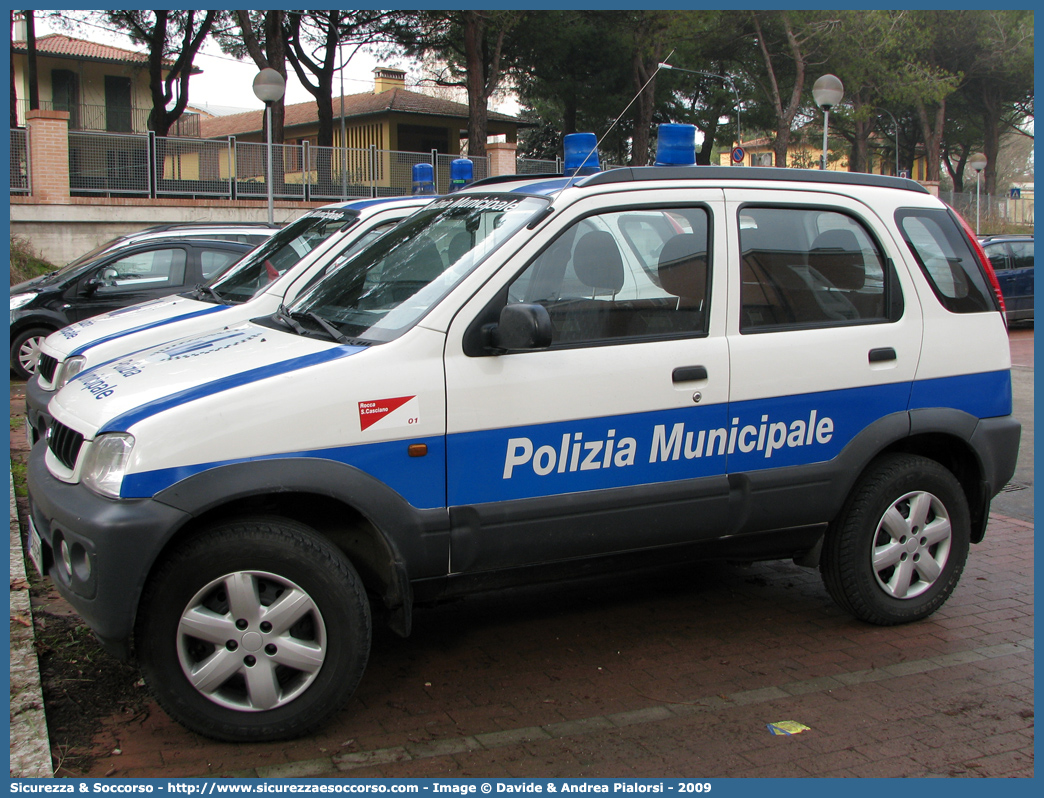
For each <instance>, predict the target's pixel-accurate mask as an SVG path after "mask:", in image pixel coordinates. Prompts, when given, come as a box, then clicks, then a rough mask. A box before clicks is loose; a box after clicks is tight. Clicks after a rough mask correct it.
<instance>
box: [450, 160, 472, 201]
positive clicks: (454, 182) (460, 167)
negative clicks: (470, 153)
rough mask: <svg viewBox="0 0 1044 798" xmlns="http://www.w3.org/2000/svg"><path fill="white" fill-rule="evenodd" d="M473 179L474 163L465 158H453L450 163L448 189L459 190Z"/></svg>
mask: <svg viewBox="0 0 1044 798" xmlns="http://www.w3.org/2000/svg"><path fill="white" fill-rule="evenodd" d="M474 179H475V164H473V163H472V162H471V161H470V160H468V159H467V158H455V159H454V160H453V161H452V162H451V163H450V180H449V190H450V193H451V194H452V193H453V192H454V191H460V189H462V188H464V186H466V185H467V184H468V183H470V182H471V181H472V180H474Z"/></svg>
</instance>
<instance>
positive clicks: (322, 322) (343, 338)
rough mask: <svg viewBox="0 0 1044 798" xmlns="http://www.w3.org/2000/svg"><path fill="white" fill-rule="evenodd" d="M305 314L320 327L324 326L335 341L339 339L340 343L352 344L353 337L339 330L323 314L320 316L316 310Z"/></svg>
mask: <svg viewBox="0 0 1044 798" xmlns="http://www.w3.org/2000/svg"><path fill="white" fill-rule="evenodd" d="M304 316H305V318H309V319H311V320H312V321H314V322H315V323H316V324H318V325H319V326H320V327H322V328H323V329H324V330H326V332H327V333H329V335H330V337H331V338H333V339H334V340H335V341H337V343H339V344H350V343H351V342H352V339H351V338H349V337H348V336H347V335H345V334H344V333H343V332H341V331H340V330H338V329H337V328H336V327H334V326H333V325H332V324H330V322H328V321H327V320H326V319H324V318H323V317H322V316H320V315H319V314H318V313H316V312H315V311H313V310H309V311H307V312H305V313H304Z"/></svg>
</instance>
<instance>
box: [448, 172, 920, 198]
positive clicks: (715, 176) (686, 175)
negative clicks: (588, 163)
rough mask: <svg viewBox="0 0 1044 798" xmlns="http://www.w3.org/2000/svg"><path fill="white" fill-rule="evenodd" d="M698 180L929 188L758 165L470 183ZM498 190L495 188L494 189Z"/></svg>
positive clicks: (508, 187)
mask: <svg viewBox="0 0 1044 798" xmlns="http://www.w3.org/2000/svg"><path fill="white" fill-rule="evenodd" d="M669 180H698V181H707V182H711V183H719V184H720V183H723V182H739V181H744V182H749V181H755V182H756V181H766V182H772V183H777V182H787V183H821V184H828V185H847V186H875V187H881V188H894V189H901V190H903V191H911V192H915V193H920V194H928V193H929V191H928V189H926V188H925V187H924V186H922V185H921V184H920V183H917V182H915V181H913V180H907V179H906V178H904V177H890V176H888V175H872V174H865V173H862V172H832V171H829V170H827V171H821V170H817V169H777V168H769V167H757V166H743V167H732V166H625V167H619V168H616V169H608V170H606V171H604V172H595V173H594V174H593V175H586V176H582V177H580V176H574V177H566V176H564V175H526V176H521V177H520V176H518V175H503V176H499V177H490V178H486V179H485V180H479V181H476V182H474V183H472V184H471V185H469V186H468V187H467V189H465V190H468V189H473V188H487V187H488V188H490V189H494V187H497V186H500V187H502V188H501V189H500V190H503V191H508V192H512V193H515V192H518V193H527V194H551V193H554V192H557V191H561V190H562V189H564V188H567V187H569V186H576V187H577V188H585V187H588V186H604V185H609V184H612V183H633V182H640V181H669ZM494 190H495V189H494Z"/></svg>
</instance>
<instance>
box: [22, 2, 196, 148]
mask: <svg viewBox="0 0 1044 798" xmlns="http://www.w3.org/2000/svg"><path fill="white" fill-rule="evenodd" d="M11 61H12V66H13V73H14V74H13V77H14V81H13V83H14V91H15V99H16V100H17V104H16V106H17V114H18V124H19V126H21V125H23V124H24V122H25V112H26V111H27V110H28V109H29V74H28V72H29V69H28V47H27V44H26V40H25V23H24V21H21V20H17V21H16V23H15V34H14V41H12V42H11ZM165 63H170V62H165ZM36 70H37V86H38V91H39V98H40V108H41V109H42V110H48V111H67V112H68V113H69V129H70V130H104V131H109V132H120V133H143V132H145V131H146V130H147V128H148V124H147V123H148V117H149V112H150V110H151V109H152V94H151V92H150V91H149V73H148V54H147V53H143V52H137V51H135V50H125V49H123V48H121V47H113V46H111V45H107V44H99V43H98V42H91V41H86V40H84V39H75V38H73V37H71V36H66V35H65V34H61V33H51V34H47V35H45V36H38V37H37V39H36ZM200 72H201V70H199V69H193V74H200ZM196 120H197V117H192V116H183V117H182V125H181V127H182V131H183V133H189V132H191V134H194V135H198V125H196V126H195V128H194V130H193V129H192V123H195V122H196ZM172 135H176V133H174V131H172Z"/></svg>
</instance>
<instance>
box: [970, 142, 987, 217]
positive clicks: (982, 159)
mask: <svg viewBox="0 0 1044 798" xmlns="http://www.w3.org/2000/svg"><path fill="white" fill-rule="evenodd" d="M968 166H970V167H971V168H972V169H974V170H975V235H978V234H979V176H980V175H981V174H982V170H983V169H985V168H986V156H985V155H983V154H982V153H981V152H977V153H975V154H974V155H973V156H972V157H971V158H969V159H968Z"/></svg>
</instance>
